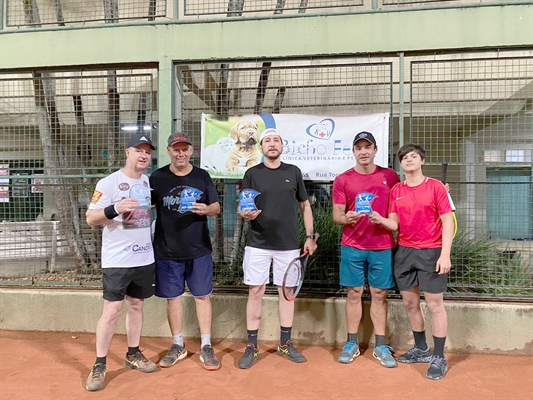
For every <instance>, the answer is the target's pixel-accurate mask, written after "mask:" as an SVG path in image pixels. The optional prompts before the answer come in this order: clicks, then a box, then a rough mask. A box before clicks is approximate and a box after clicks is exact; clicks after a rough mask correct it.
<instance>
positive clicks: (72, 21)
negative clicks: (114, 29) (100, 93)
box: [6, 0, 167, 28]
mask: <svg viewBox="0 0 533 400" xmlns="http://www.w3.org/2000/svg"><path fill="white" fill-rule="evenodd" d="M166 15H167V2H166V0H164V1H161V0H160V1H156V0H102V1H95V0H67V1H65V0H62V1H59V0H54V1H47V0H24V1H19V0H16V1H15V0H6V26H8V27H32V28H36V27H41V26H44V27H46V26H49V25H55V26H67V25H68V26H70V25H80V24H85V23H91V22H98V23H106V24H112V23H118V22H124V21H131V20H145V21H154V20H156V19H157V18H162V17H166Z"/></svg>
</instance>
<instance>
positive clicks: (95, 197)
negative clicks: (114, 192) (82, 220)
mask: <svg viewBox="0 0 533 400" xmlns="http://www.w3.org/2000/svg"><path fill="white" fill-rule="evenodd" d="M102 195H103V193H102V192H99V191H98V190H95V191H94V193H93V197H92V199H91V203H93V204H96V203H98V201H99V200H100V198H101V197H102Z"/></svg>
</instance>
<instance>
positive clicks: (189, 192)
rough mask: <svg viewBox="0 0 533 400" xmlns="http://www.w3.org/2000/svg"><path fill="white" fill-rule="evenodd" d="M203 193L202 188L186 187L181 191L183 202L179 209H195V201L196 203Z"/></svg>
mask: <svg viewBox="0 0 533 400" xmlns="http://www.w3.org/2000/svg"><path fill="white" fill-rule="evenodd" d="M203 193H204V192H202V191H201V190H200V189H196V188H193V187H184V188H183V190H182V191H181V203H180V207H179V210H178V211H181V212H183V211H192V210H194V207H193V203H196V200H199V199H200V196H201V195H202V194H203Z"/></svg>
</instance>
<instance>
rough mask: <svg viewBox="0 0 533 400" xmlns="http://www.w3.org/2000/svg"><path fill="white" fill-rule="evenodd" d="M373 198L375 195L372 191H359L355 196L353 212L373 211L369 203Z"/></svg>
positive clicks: (366, 212)
mask: <svg viewBox="0 0 533 400" xmlns="http://www.w3.org/2000/svg"><path fill="white" fill-rule="evenodd" d="M375 198H376V195H374V194H372V193H367V192H363V193H359V194H358V195H357V197H356V198H355V212H358V213H365V214H370V213H371V212H372V211H373V210H372V207H371V206H370V203H371V202H372V200H373V199H375Z"/></svg>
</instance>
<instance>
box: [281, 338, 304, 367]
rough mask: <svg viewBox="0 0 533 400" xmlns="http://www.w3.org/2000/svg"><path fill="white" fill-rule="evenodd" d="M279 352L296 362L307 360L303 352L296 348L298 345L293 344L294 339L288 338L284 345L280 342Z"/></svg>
mask: <svg viewBox="0 0 533 400" xmlns="http://www.w3.org/2000/svg"><path fill="white" fill-rule="evenodd" d="M278 354H279V355H280V356H283V357H287V358H288V359H289V360H291V361H293V362H295V363H302V362H305V361H307V360H306V359H305V357H304V356H303V354H302V353H300V352H299V351H298V350H296V347H294V345H293V344H292V340H288V341H287V343H285V344H284V345H283V346H282V345H281V344H278Z"/></svg>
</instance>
